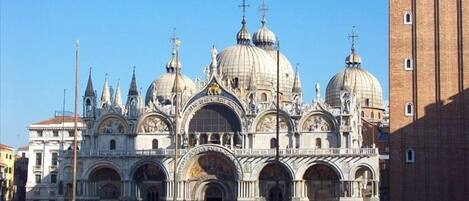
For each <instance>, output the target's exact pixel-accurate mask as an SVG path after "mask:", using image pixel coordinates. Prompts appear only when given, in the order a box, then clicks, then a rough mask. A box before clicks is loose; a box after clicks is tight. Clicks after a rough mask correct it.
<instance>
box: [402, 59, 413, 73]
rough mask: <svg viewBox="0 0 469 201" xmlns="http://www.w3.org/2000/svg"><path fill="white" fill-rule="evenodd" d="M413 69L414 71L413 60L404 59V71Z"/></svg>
mask: <svg viewBox="0 0 469 201" xmlns="http://www.w3.org/2000/svg"><path fill="white" fill-rule="evenodd" d="M412 69H413V65H412V59H411V58H406V59H404V70H412Z"/></svg>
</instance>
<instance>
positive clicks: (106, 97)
mask: <svg viewBox="0 0 469 201" xmlns="http://www.w3.org/2000/svg"><path fill="white" fill-rule="evenodd" d="M110 104H111V91H110V89H109V83H108V78H107V73H106V74H105V78H104V86H103V92H102V94H101V106H104V105H110Z"/></svg>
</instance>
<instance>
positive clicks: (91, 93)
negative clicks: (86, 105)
mask: <svg viewBox="0 0 469 201" xmlns="http://www.w3.org/2000/svg"><path fill="white" fill-rule="evenodd" d="M95 95H96V94H95V93H94V89H93V81H92V79H91V67H90V71H89V75H88V82H87V83H86V90H85V96H95Z"/></svg>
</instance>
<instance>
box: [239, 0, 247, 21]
mask: <svg viewBox="0 0 469 201" xmlns="http://www.w3.org/2000/svg"><path fill="white" fill-rule="evenodd" d="M238 7H240V8H243V19H244V18H246V7H249V4H246V0H243V3H242V4H241V5H239V6H238Z"/></svg>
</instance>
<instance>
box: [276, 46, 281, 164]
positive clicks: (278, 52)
mask: <svg viewBox="0 0 469 201" xmlns="http://www.w3.org/2000/svg"><path fill="white" fill-rule="evenodd" d="M276 93H277V107H276V109H277V112H276V113H275V119H276V124H275V134H276V136H275V138H276V142H275V160H277V162H278V161H279V144H280V142H279V138H280V137H279V136H280V135H279V129H280V118H279V112H280V41H278V40H277V91H276Z"/></svg>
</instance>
